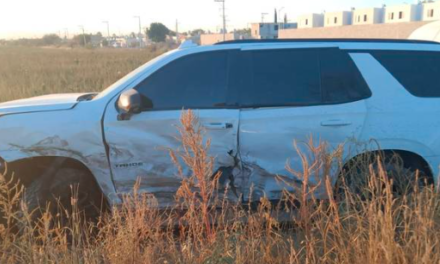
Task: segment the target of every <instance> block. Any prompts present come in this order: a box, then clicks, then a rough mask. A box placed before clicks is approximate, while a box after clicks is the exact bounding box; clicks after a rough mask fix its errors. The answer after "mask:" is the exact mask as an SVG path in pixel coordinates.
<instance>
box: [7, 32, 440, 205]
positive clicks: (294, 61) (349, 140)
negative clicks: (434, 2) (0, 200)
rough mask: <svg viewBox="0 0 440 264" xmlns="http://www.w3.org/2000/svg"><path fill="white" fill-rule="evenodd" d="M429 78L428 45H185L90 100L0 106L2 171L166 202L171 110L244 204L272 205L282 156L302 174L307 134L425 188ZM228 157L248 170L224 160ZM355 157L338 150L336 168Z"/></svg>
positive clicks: (439, 90) (435, 130)
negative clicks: (369, 156)
mask: <svg viewBox="0 0 440 264" xmlns="http://www.w3.org/2000/svg"><path fill="white" fill-rule="evenodd" d="M439 80H440V44H438V43H434V42H422V41H392V40H335V39H333V40H329V39H327V40H274V41H272V40H271V41H259V40H257V41H236V42H224V43H219V44H217V45H212V46H202V47H197V46H195V45H191V44H185V45H183V46H182V47H180V48H179V49H177V50H174V51H171V52H168V53H166V54H164V55H162V56H160V57H158V58H156V59H154V60H153V61H150V62H148V63H147V64H145V65H143V66H142V67H140V68H139V69H137V70H136V71H134V72H133V73H131V74H129V75H128V76H126V77H125V78H123V79H122V80H120V81H118V82H117V83H115V84H114V85H112V86H111V87H109V88H108V89H106V90H105V91H103V92H102V93H100V94H97V95H96V94H59V95H50V96H41V97H36V98H31V99H24V100H18V101H13V102H7V103H3V104H0V157H1V164H2V165H1V166H2V167H3V170H4V168H5V167H7V168H8V173H6V174H7V175H10V174H11V172H12V171H13V172H15V174H16V175H17V176H18V177H19V178H20V179H21V181H22V182H23V183H24V184H25V185H26V186H28V190H29V189H30V191H28V196H29V198H30V200H31V201H36V202H37V201H40V202H41V201H44V200H45V199H49V198H48V197H50V196H52V195H53V194H56V195H57V196H62V198H65V199H69V197H68V194H70V189H69V185H70V184H72V183H78V182H79V183H80V198H83V201H82V202H84V203H90V202H92V201H93V202H95V203H96V201H99V198H100V197H101V196H102V194H103V196H104V197H105V198H106V200H107V201H108V203H109V204H112V205H113V204H118V203H120V202H121V194H124V193H128V192H130V191H131V190H132V188H133V185H134V184H135V182H136V180H137V179H138V178H140V179H141V185H140V189H141V191H144V192H147V193H151V194H154V196H155V197H156V198H157V199H158V202H159V206H160V207H166V206H169V205H170V204H172V203H173V201H174V194H175V192H176V190H177V189H178V188H179V186H180V182H181V178H180V177H179V176H178V174H177V169H176V167H175V166H174V164H173V163H172V161H171V159H170V157H169V154H168V152H167V151H165V150H166V149H167V148H172V149H176V148H178V147H179V145H180V143H179V142H178V141H177V140H176V139H175V136H177V133H178V131H177V130H176V128H175V125H178V123H179V117H180V115H181V112H182V109H194V110H195V113H196V114H197V115H198V117H199V119H200V123H201V124H202V125H203V126H204V127H205V128H206V131H207V136H208V137H210V138H211V139H212V145H211V149H210V151H211V155H213V156H215V157H216V166H217V168H216V169H218V168H220V167H222V168H228V167H229V168H233V170H232V171H233V173H232V174H231V175H230V176H231V177H236V178H237V179H235V180H232V181H231V183H232V184H234V187H235V189H236V190H238V191H239V192H240V194H242V196H241V199H242V201H243V202H248V201H249V199H255V200H258V199H259V198H260V197H261V196H263V195H266V196H267V197H268V198H269V200H277V199H279V198H280V196H281V193H282V191H283V189H284V188H285V186H283V184H280V183H279V182H278V181H277V179H276V177H277V175H279V176H283V177H285V178H286V179H290V180H295V178H294V176H293V175H292V174H291V173H289V172H288V171H287V170H286V166H285V164H286V160H287V159H288V158H290V162H291V165H292V167H293V168H294V169H297V170H301V161H300V157H299V156H298V154H297V153H296V152H295V151H294V150H293V147H292V142H293V140H296V141H307V140H308V138H309V137H311V136H312V137H313V138H316V139H318V138H319V139H320V140H321V141H326V142H328V144H329V145H330V146H332V147H336V146H338V145H339V144H345V146H346V149H347V150H348V149H353V148H352V147H353V146H354V145H358V144H365V145H364V146H365V147H363V148H361V149H362V151H363V153H365V152H369V153H370V152H375V151H378V150H379V149H381V150H384V151H392V152H393V153H397V154H398V155H400V156H401V157H402V159H403V162H404V166H405V167H407V168H411V169H419V170H421V171H423V173H424V174H425V175H427V177H428V179H429V180H430V181H431V182H435V181H436V180H437V178H436V176H437V174H438V172H439V169H438V165H439V164H440V134H439V131H440V82H439ZM372 139H374V142H376V143H377V144H376V143H375V144H371V143H369V142H371V141H370V140H372ZM237 153H240V162H241V163H243V164H246V167H247V169H248V170H247V173H242V172H240V169H239V168H241V167H242V166H237V167H238V168H234V166H236V165H237V164H236V162H235V159H234V156H235V155H236V154H237ZM363 153H360V152H359V151H346V152H345V153H344V157H343V158H344V162H347V163H348V162H350V161H352V160H353V159H355V158H356V156H357V155H360V154H363ZM6 165H7V166H6ZM332 176H334V177H333V179H334V181H336V178H337V175H332ZM252 185H253V186H254V187H253V194H252V195H248V194H249V190H250V188H251V186H252ZM237 199H238V198H237ZM80 201H81V199H80Z"/></svg>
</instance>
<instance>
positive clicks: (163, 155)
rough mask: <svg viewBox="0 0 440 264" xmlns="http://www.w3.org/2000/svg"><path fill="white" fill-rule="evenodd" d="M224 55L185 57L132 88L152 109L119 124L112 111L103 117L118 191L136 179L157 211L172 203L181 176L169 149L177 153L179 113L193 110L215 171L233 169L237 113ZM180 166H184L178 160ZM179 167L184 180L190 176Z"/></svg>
mask: <svg viewBox="0 0 440 264" xmlns="http://www.w3.org/2000/svg"><path fill="white" fill-rule="evenodd" d="M228 56H229V52H228V51H214V52H203V53H197V54H192V55H186V56H184V57H182V58H179V59H176V60H174V61H172V62H170V63H169V64H167V65H165V66H164V67H162V68H161V69H159V70H158V71H156V72H154V73H153V74H152V75H150V76H149V77H147V78H146V79H145V80H144V81H142V82H141V83H140V84H138V85H137V86H135V87H134V89H136V90H138V91H139V93H140V94H141V95H142V97H143V99H144V100H147V101H150V102H151V104H152V105H153V107H152V108H151V109H145V111H142V112H141V113H140V114H135V115H133V116H132V117H131V118H130V120H125V121H119V120H118V119H117V116H118V111H117V109H116V107H114V106H112V105H110V106H109V109H108V110H107V112H106V115H105V121H104V131H105V138H106V141H107V143H108V145H109V152H110V162H111V165H112V172H113V180H114V183H115V186H116V189H117V192H118V193H127V192H130V191H131V190H132V188H133V186H134V184H135V182H136V180H137V179H138V178H139V179H140V180H141V184H140V189H141V190H140V191H143V192H147V193H150V194H153V195H154V196H155V198H156V199H157V200H158V202H159V207H165V206H169V205H171V204H173V202H174V200H175V198H174V195H175V193H176V191H177V189H178V188H179V187H180V183H181V180H182V178H181V176H180V175H179V174H178V170H177V168H176V166H175V164H173V162H172V160H171V157H170V155H169V151H168V149H173V150H177V149H178V148H180V146H181V143H180V141H179V140H178V139H177V137H178V130H177V127H176V126H179V125H180V124H179V118H180V116H181V114H182V109H193V110H194V113H195V114H196V115H197V116H198V117H199V122H200V124H201V125H203V126H204V127H205V128H206V135H205V137H206V138H210V139H211V146H210V153H209V154H210V155H212V156H214V157H215V158H216V162H215V168H214V170H215V169H217V168H218V167H220V166H225V167H228V166H232V165H233V164H234V159H233V158H232V157H231V155H230V154H228V152H230V153H236V152H237V131H238V121H239V110H238V109H231V108H230V106H228V102H227V101H228V85H227V83H228ZM182 163H183V162H182ZM189 173H190V172H189V171H188V168H187V167H185V166H184V171H183V174H184V176H188V175H189Z"/></svg>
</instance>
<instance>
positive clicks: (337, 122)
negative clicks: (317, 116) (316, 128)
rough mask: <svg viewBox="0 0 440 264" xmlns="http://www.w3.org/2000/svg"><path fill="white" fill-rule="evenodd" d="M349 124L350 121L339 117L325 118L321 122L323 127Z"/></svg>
mask: <svg viewBox="0 0 440 264" xmlns="http://www.w3.org/2000/svg"><path fill="white" fill-rule="evenodd" d="M349 125H351V122H350V121H346V120H341V119H333V120H326V121H322V122H321V126H324V127H338V126H349Z"/></svg>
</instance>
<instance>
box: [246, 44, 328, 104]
mask: <svg viewBox="0 0 440 264" xmlns="http://www.w3.org/2000/svg"><path fill="white" fill-rule="evenodd" d="M242 53H243V54H244V55H243V56H244V57H246V56H247V57H249V60H250V63H249V65H250V66H249V67H248V69H249V70H242V72H243V73H245V74H248V75H247V76H248V80H247V85H242V86H240V88H239V104H240V105H241V106H242V107H270V106H304V105H314V104H319V103H321V87H320V80H319V62H318V50H316V49H290V50H287V49H285V50H258V51H244V52H242Z"/></svg>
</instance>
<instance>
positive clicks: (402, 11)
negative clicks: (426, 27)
mask: <svg viewBox="0 0 440 264" xmlns="http://www.w3.org/2000/svg"><path fill="white" fill-rule="evenodd" d="M421 9H422V4H417V5H412V4H404V5H393V6H387V7H386V8H385V17H384V22H385V23H399V22H413V21H419V20H421Z"/></svg>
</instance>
